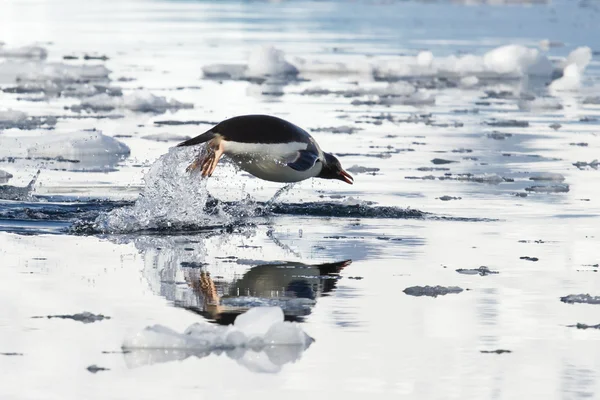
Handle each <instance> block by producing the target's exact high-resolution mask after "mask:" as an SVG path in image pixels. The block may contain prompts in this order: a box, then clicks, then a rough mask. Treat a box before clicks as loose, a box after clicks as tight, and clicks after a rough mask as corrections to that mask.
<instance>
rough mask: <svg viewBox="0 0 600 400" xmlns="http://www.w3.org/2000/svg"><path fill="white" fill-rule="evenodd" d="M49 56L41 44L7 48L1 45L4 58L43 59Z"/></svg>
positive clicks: (0, 49) (0, 48)
mask: <svg viewBox="0 0 600 400" xmlns="http://www.w3.org/2000/svg"><path fill="white" fill-rule="evenodd" d="M47 56H48V51H47V50H46V49H45V48H43V47H40V46H24V47H15V48H6V47H4V46H2V45H0V57H4V58H33V59H39V60H43V59H45V58H46V57H47Z"/></svg>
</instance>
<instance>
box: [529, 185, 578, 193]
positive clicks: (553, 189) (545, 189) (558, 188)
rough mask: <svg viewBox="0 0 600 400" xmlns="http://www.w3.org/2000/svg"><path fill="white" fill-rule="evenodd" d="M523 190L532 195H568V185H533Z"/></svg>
mask: <svg viewBox="0 0 600 400" xmlns="http://www.w3.org/2000/svg"><path fill="white" fill-rule="evenodd" d="M525 190H526V191H527V192H533V193H568V192H569V185H567V184H563V185H549V186H538V185H534V186H529V187H526V188H525Z"/></svg>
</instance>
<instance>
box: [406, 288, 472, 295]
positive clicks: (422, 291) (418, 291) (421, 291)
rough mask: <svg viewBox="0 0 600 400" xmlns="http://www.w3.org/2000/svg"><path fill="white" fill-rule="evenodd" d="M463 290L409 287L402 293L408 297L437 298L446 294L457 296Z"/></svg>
mask: <svg viewBox="0 0 600 400" xmlns="http://www.w3.org/2000/svg"><path fill="white" fill-rule="evenodd" d="M463 290H464V289H462V288H459V287H458V286H448V287H445V286H411V287H408V288H406V289H404V293H406V294H407V295H409V296H428V297H437V296H445V295H447V294H458V293H461V292H462V291H463Z"/></svg>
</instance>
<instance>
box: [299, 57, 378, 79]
mask: <svg viewBox="0 0 600 400" xmlns="http://www.w3.org/2000/svg"><path fill="white" fill-rule="evenodd" d="M294 66H295V67H296V68H297V69H298V70H299V71H300V73H301V74H303V75H311V74H313V75H365V74H371V73H372V72H373V67H372V66H371V64H370V63H368V62H364V61H356V62H352V63H350V64H346V63H342V62H331V61H321V60H307V59H304V58H300V57H297V58H295V59H294Z"/></svg>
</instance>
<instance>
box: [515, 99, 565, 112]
mask: <svg viewBox="0 0 600 400" xmlns="http://www.w3.org/2000/svg"><path fill="white" fill-rule="evenodd" d="M518 106H519V109H520V110H523V111H544V110H562V109H563V106H562V104H561V102H560V100H558V99H556V98H554V97H535V98H533V99H519V102H518Z"/></svg>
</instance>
